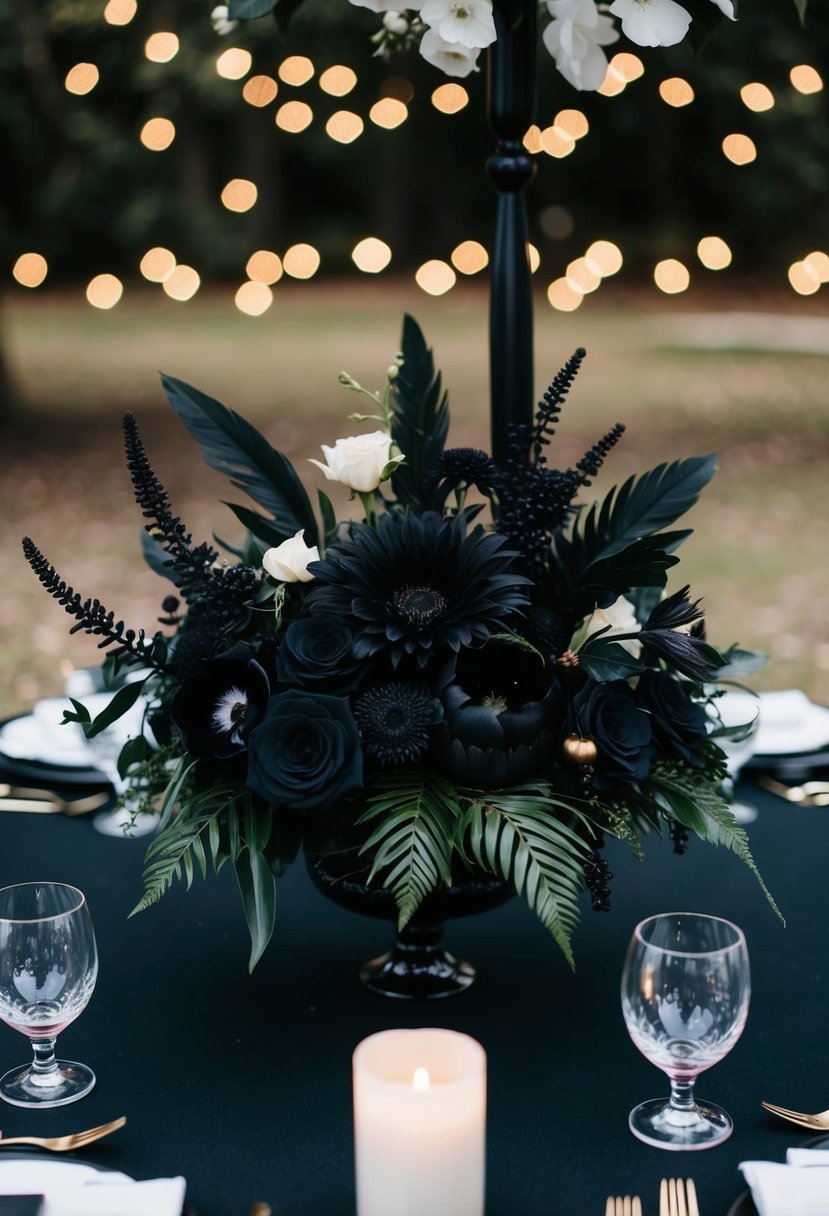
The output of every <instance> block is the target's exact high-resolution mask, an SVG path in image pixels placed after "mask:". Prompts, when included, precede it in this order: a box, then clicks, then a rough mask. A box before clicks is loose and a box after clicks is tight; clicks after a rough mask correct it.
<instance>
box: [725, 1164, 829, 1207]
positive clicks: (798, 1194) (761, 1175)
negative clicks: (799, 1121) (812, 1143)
mask: <svg viewBox="0 0 829 1216" xmlns="http://www.w3.org/2000/svg"><path fill="white" fill-rule="evenodd" d="M740 1169H741V1170H742V1172H743V1177H744V1178H745V1180H746V1182H747V1183H748V1185H749V1186H750V1187H751V1197H752V1199H753V1200H754V1206H755V1207H756V1209H757V1211H758V1213H759V1216H827V1214H829V1152H827V1151H825V1150H822V1149H809V1148H790V1149H789V1150H788V1152H787V1153H786V1164H785V1165H780V1164H778V1163H777V1162H776V1161H743V1162H742V1164H741V1165H740Z"/></svg>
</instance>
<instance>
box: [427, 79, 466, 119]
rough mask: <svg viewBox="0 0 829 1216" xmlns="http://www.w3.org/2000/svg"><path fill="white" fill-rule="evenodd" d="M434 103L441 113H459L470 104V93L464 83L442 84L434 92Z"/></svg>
mask: <svg viewBox="0 0 829 1216" xmlns="http://www.w3.org/2000/svg"><path fill="white" fill-rule="evenodd" d="M432 105H433V106H434V107H435V109H436V110H439V111H440V112H441V114H457V113H458V112H459V111H460V110H462V109H464V107H465V106H468V105H469V94H468V93H467V91H466V89H465V88H464V87H463V85H462V84H441V85H438V87H437V88H436V89H435V91H434V92H433V93H432Z"/></svg>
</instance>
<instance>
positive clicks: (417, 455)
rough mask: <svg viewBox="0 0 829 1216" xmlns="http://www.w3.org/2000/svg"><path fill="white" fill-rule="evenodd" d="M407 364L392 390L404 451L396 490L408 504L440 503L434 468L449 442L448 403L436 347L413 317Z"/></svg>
mask: <svg viewBox="0 0 829 1216" xmlns="http://www.w3.org/2000/svg"><path fill="white" fill-rule="evenodd" d="M401 351H402V354H403V365H402V367H401V368H400V371H399V373H398V376H397V379H396V380H395V382H394V388H393V390H392V407H393V410H394V415H393V420H392V428H391V434H392V438H393V440H394V442H395V443H396V444H397V446H398V447H399V448H400V451H401V452H403V453H404V455H405V457H406V460H405V463H404V464H401V465H398V467H397V468H396V469H395V471H394V473H393V474H392V478H391V484H392V489H393V490H394V493H395V495H396V497H397V498H398V500H399V501H400V502H401V503H402V504H403V505H404V506H407V507H414V508H419V509H421V510H425V509H428V508H430V507H435V506H436V505H437V502H436V500H435V488H436V478H435V475H434V468H435V465H436V464H437V462H438V459H439V457H440V454H441V452H442V451H443V448H444V445H445V443H446V435H447V432H448V430H449V405H448V400H447V396H446V393H445V392H444V391H443V390H442V387H441V377H440V372H436V371H435V362H434V359H433V358H432V351H431V349H430V348H429V347H428V346H427V345H426V339H425V338H424V337H423V333H422V331H421V329H420V326H419V325H418V323H417V321H415V320H414V318H413V317H410V316H409V315H408V313H407V314H406V316H405V318H404V320H403V335H402V338H401Z"/></svg>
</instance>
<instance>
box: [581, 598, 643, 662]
mask: <svg viewBox="0 0 829 1216" xmlns="http://www.w3.org/2000/svg"><path fill="white" fill-rule="evenodd" d="M608 625H609V626H610V628H609V629H607V632H606V633H603V634H602V637H605V638H612V637H615V636H616V635H617V634H619V633H639V632H640V630H641V628H642V626H641V625H640V624H639V622H638V621H637V619H636V613H635V612H634V611H633V604H631V602H630V600H627V599H625V597H624V596H623V595H620V596H619V597H618V599H615V600H614V601H613V603H612V604H611V605H610V606H609V607H608V608H596V610H595V611H594V613H593V615H592V616H591V617H590V620H589V621H588V622H587V626H586V628H585V631H584V636H585V638H590V637H593V635H594V634H595V633H599V632H600V631H601V630H602V629H605V628H606V626H608ZM619 645H620V646H621V647H622V648H623V649H624V650H626V651H627V652H628V653H629V654H631V655H633V657H634V659H638V658H639V656H640V655H641V653H642V643H641V642H637V641H635V639H633V638H629V639H627V640H626V641H624V642H619Z"/></svg>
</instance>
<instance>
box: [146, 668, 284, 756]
mask: <svg viewBox="0 0 829 1216" xmlns="http://www.w3.org/2000/svg"><path fill="white" fill-rule="evenodd" d="M269 695H270V686H269V684H268V677H267V675H266V674H265V671H264V669H263V668H262V667H261V666H260V664H259V663H257V661H256V659H254V657H253V654H252V652H251V650H250V649H249V648H248V647H247V646H244V645H241V644H240V645H238V646H234V647H233V649H232V650H229V651H228V652H227V653H226V654H224V655H221V656H220V657H219V658H217V659H211V661H210V662H209V663H207V664H206V665H205V666H204V667H203V668H202V669H201V671H197V672H196V673H195V674H194V675H192V676H190V677H189V679H187V680H185V681H184V683H183V684H181V685H180V686H179V687H178V688H177V689H176V691H175V693H174V694H173V699H172V700H171V702H170V716H171V718H172V719H173V721H174V722H175V724H176V727H177V728H178V732H179V735H180V736H181V742H182V745H183V747H184V748H185V750H186V751H188V752H189V753H190V755H191V756H193V757H194V758H195V759H197V760H230V759H232V758H233V757H234V756H238V755H239V754H240V753H241V752H243V751H244V750H245V748H246V747H247V738H248V735H249V734H250V731H251V730H252V729H253V727H254V726H255V725H256V723H257V722H259V720H260V719H261V717H262V715H263V714H264V712H265V707H266V705H267V703H268V697H269Z"/></svg>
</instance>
